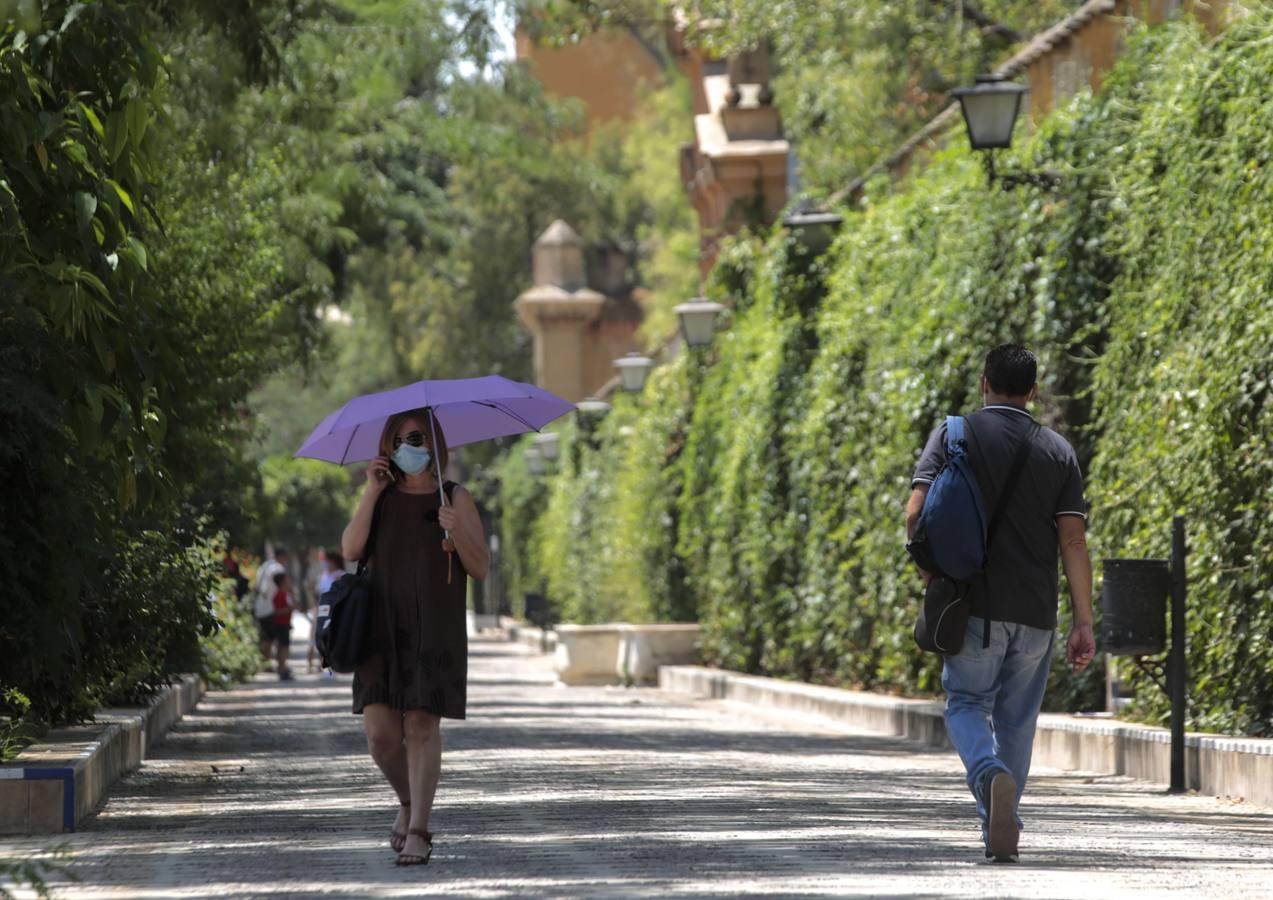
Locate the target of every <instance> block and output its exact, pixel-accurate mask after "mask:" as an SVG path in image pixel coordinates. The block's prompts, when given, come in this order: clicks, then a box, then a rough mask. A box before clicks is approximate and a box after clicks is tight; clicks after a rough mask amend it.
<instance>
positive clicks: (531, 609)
mask: <svg viewBox="0 0 1273 900" xmlns="http://www.w3.org/2000/svg"><path fill="white" fill-rule="evenodd" d="M524 596H525V606H524V607H523V610H524V615H525V616H526V621H527V622H529V623H530V624H532V625H534V626H535V627H536V628H548V627H550V626H551V625H552V624H553V623H552V606H551V604H549V602H548V598H547V597H545V596H544V595H543V594H536V593H532V592H530V591H527V592H526V593H525V595H524Z"/></svg>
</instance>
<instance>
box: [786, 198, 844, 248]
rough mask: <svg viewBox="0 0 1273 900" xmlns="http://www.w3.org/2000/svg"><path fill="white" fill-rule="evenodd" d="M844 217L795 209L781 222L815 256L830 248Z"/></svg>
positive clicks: (830, 213)
mask: <svg viewBox="0 0 1273 900" xmlns="http://www.w3.org/2000/svg"><path fill="white" fill-rule="evenodd" d="M843 222H844V217H843V216H841V215H838V214H836V213H833V212H816V211H811V210H810V211H805V210H801V209H799V208H797V209H796V210H795V211H793V212H792V213H791V214H790V215H788V216H787V217H786V218H784V219H783V220H782V224H783V225H784V226H786V227H787V228H788V229H789V230H790V231H791V232H792V233H794V234H795V235H796V237H797V238H798V239H799V241H800V243H802V244H803V245H804V246H805V247H806V248H807V249H808V250H809V251H810V252H811V253H813V254H814V255H815V256H820V255H822V253H823V252H824V251H825V250H826V249H827V248H828V247H830V246H831V241H833V240H834V239H835V233H836V232H837V231H839V230H840V225H841V224H842V223H843Z"/></svg>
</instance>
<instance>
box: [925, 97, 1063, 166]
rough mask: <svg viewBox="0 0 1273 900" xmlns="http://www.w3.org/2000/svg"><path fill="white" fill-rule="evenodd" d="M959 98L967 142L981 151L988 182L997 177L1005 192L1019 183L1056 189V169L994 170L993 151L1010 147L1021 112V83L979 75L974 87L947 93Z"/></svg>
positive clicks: (974, 148)
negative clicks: (1041, 170)
mask: <svg viewBox="0 0 1273 900" xmlns="http://www.w3.org/2000/svg"><path fill="white" fill-rule="evenodd" d="M950 94H951V96H952V97H954V98H955V99H956V100H958V101H959V108H960V111H961V112H962V113H963V114H964V124H965V125H967V126H968V143H969V144H971V145H972V149H973V150H976V151H984V152H985V156H983V157H982V159H983V160H984V162H985V166H986V174H987V176H988V177H989V179H990V184H992V185H993V184H994V183H995V181H996V180H998V181H999V182H1000V183H1001V184H1002V186H1003V189H1004V190H1005V191H1007V190H1011V189H1012V188H1015V187H1020V186H1021V185H1025V184H1028V185H1031V186H1033V187H1036V188H1039V189H1040V190H1055V189H1056V188H1057V187H1059V186H1060V183H1061V176H1060V175H1058V174H1057V173H1056V172H1005V173H997V172H996V171H995V158H994V151H995V150H1004V149H1007V148H1009V147H1011V146H1012V130H1013V128H1014V127H1015V126H1016V124H1017V116H1018V115H1020V113H1021V98H1022V97H1024V96H1025V94H1026V89H1025V86H1024V85H1020V84H1017V83H1015V82H1012V81H1008V80H1007V79H1005V78H1004V77H1003V76H1001V75H978V76H977V81H976V84H975V85H974V86H973V87H963V88H956V89H955V90H953V91H951V92H950Z"/></svg>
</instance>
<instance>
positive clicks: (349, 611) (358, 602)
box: [314, 490, 388, 674]
mask: <svg viewBox="0 0 1273 900" xmlns="http://www.w3.org/2000/svg"><path fill="white" fill-rule="evenodd" d="M387 493H388V490H385V491H384V492H382V493H381V495H380V496H379V497H378V498H376V507H375V510H374V511H373V512H372V514H371V530H370V531H368V533H367V547H366V549H364V550H363V552H362V559H360V560H359V561H358V571H356V572H353V573H352V574H351V573H346V574H344V575H342V576H340V578H339V579H338V580H337V581H336V583H335V584H333V585H332V586H331V587H330V588H328V589H327V591H326V593H324V594H323V596H322V597H320V598H319V601H318V614H317V615H316V616H315V617H314V618H315V621H314V629H315V635H316V636H315V639H314V645H315V647H317V648H318V653H319V655H320V656H321V657H322V661H323V666H325V667H326V668H328V669H331V670H332V671H333V672H340V673H342V674H347V673H349V672H352V671H354V669H356V668H358V665H359V664H360V663H361V662H362V661H363V660H364V659H366V658H367V656H368V649H369V648H370V645H371V613H372V602H371V599H372V596H371V595H372V584H371V576H370V575H369V574H368V573H367V560H369V559H370V558H371V554H372V552H373V551H374V550H375V546H376V528H377V526H378V525H379V524H380V505H381V503H383V502H384V499H385V495H386V494H387Z"/></svg>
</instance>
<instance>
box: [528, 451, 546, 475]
mask: <svg viewBox="0 0 1273 900" xmlns="http://www.w3.org/2000/svg"><path fill="white" fill-rule="evenodd" d="M525 456H526V468H527V469H529V470H530V474H532V475H534V476H535V477H536V478H538V477H539V476H540V475H543V474H544V472H546V471H547V469H548V467H547V466H546V465H545V464H544V454H543V453H542V452H540V449H539V448H538V447H536V446H534V445H533V444H532V445H531V446H529V447H527V448H526V450H525Z"/></svg>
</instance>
